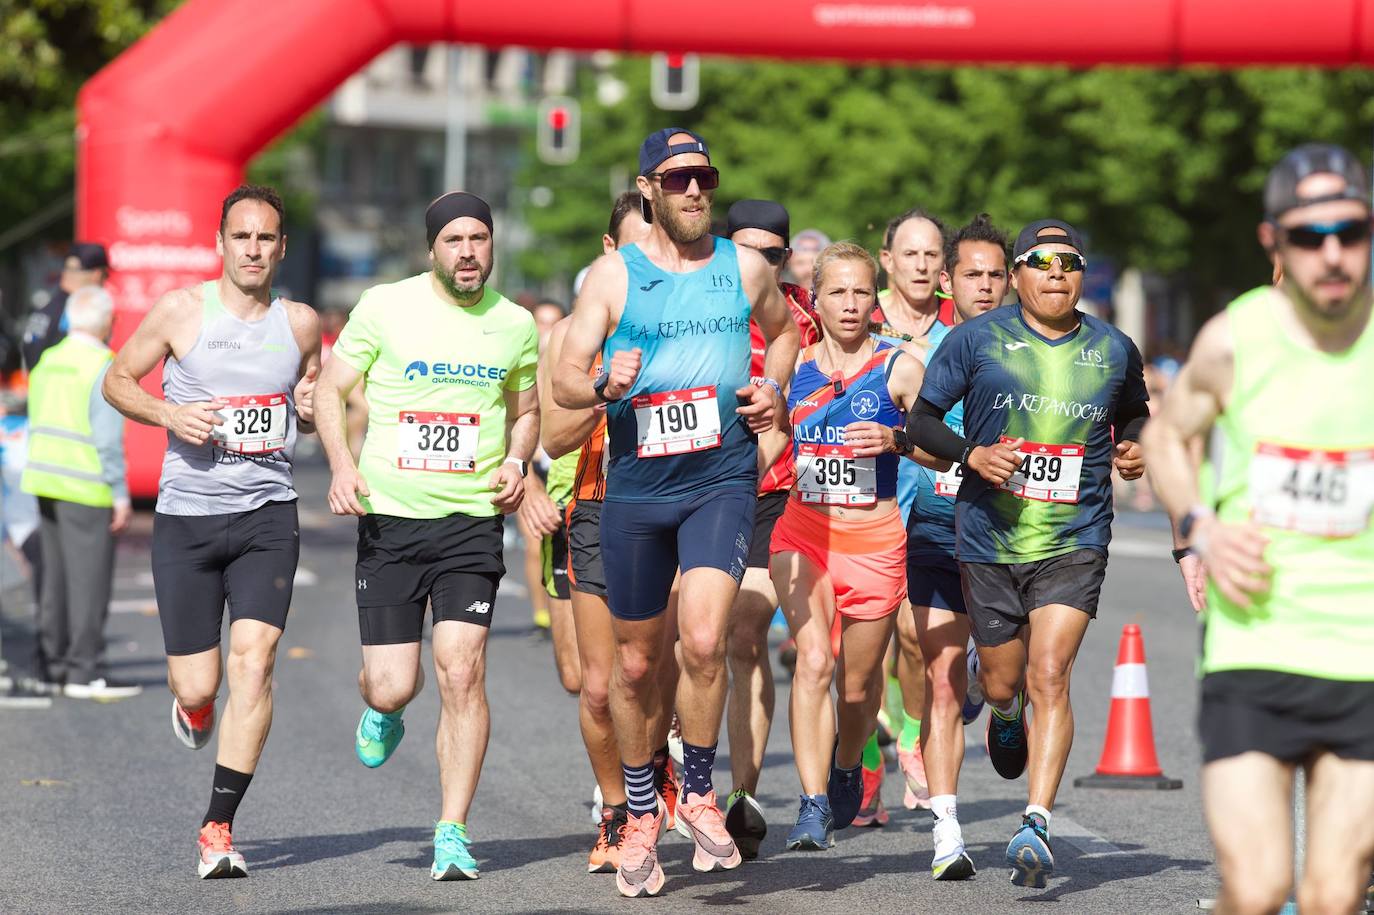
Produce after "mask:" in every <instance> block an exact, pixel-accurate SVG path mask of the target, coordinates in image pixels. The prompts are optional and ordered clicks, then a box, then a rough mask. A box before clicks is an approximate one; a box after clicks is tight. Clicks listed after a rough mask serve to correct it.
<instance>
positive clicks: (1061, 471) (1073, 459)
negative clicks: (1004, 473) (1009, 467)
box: [1002, 435, 1084, 502]
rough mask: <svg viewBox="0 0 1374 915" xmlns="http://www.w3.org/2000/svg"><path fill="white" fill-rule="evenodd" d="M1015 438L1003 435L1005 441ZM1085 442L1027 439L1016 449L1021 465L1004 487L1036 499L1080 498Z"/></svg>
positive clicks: (1066, 500)
mask: <svg viewBox="0 0 1374 915" xmlns="http://www.w3.org/2000/svg"><path fill="white" fill-rule="evenodd" d="M1011 441H1015V439H1010V438H1007V437H1006V436H1005V435H1004V436H1002V443H1003V444H1006V443H1007V442H1011ZM1083 452H1084V447H1083V446H1082V445H1050V444H1045V443H1042V442H1025V443H1024V444H1022V445H1021V447H1020V448H1018V449H1017V451H1016V456H1017V457H1018V458H1020V459H1021V466H1020V467H1018V468H1017V469H1016V472H1015V473H1013V474H1012V475H1011V478H1010V479H1008V480H1007V481H1006V482H1005V483H1003V484H1002V488H1003V489H1005V490H1006V491H1007V492H1009V493H1012V494H1013V495H1017V496H1020V497H1021V498H1023V499H1031V500H1034V501H1036V502H1077V501H1078V490H1079V484H1080V480H1081V479H1082V477H1083Z"/></svg>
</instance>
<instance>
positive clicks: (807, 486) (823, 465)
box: [797, 444, 878, 505]
mask: <svg viewBox="0 0 1374 915" xmlns="http://www.w3.org/2000/svg"><path fill="white" fill-rule="evenodd" d="M877 480H878V474H877V462H876V460H875V459H874V458H871V457H869V458H856V457H854V450H853V449H852V448H849V447H848V446H846V445H816V444H803V445H798V446H797V493H798V495H800V496H801V500H802V501H803V502H809V503H815V504H820V505H872V504H873V503H875V502H877V501H878V483H877Z"/></svg>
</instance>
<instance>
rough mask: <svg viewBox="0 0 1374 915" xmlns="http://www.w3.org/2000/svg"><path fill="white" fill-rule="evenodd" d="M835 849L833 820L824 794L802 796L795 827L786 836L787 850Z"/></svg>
mask: <svg viewBox="0 0 1374 915" xmlns="http://www.w3.org/2000/svg"><path fill="white" fill-rule="evenodd" d="M834 847H835V818H834V817H833V816H831V814H830V801H829V799H828V798H826V796H825V795H824V794H803V795H802V796H801V808H800V809H799V810H798V811H797V825H796V826H793V827H792V831H791V832H789V833H788V834H787V850H788V851H797V850H798V849H800V850H802V851H825V850H826V849H827V848H834Z"/></svg>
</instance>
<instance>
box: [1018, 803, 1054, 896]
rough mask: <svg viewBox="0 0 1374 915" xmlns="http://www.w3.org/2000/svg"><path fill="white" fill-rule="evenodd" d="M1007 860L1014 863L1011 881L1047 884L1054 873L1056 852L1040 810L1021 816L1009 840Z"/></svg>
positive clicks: (1042, 886)
mask: <svg viewBox="0 0 1374 915" xmlns="http://www.w3.org/2000/svg"><path fill="white" fill-rule="evenodd" d="M1007 863H1008V864H1010V865H1011V882H1012V883H1014V884H1016V885H1017V886H1028V887H1031V888H1032V889H1037V890H1042V889H1044V888H1045V880H1046V878H1048V877H1049V876H1050V874H1052V873H1054V852H1053V851H1051V850H1050V833H1049V826H1048V825H1046V823H1045V818H1044V817H1042V816H1041V815H1040V814H1038V813H1028V814H1026V815H1025V816H1023V817H1022V818H1021V828H1020V829H1018V830H1017V831H1016V835H1014V836H1012V837H1011V842H1009V843H1008V844H1007Z"/></svg>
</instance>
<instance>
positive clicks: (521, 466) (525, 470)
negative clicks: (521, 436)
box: [505, 458, 530, 477]
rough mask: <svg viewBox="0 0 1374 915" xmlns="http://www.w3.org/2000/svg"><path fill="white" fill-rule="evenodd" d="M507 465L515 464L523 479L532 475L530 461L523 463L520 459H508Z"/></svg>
mask: <svg viewBox="0 0 1374 915" xmlns="http://www.w3.org/2000/svg"><path fill="white" fill-rule="evenodd" d="M505 463H507V464H514V465H515V469H516V470H518V471H520V476H522V477H527V476H529V475H530V463H529V461H522V460H520V459H519V458H506V460H505Z"/></svg>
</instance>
